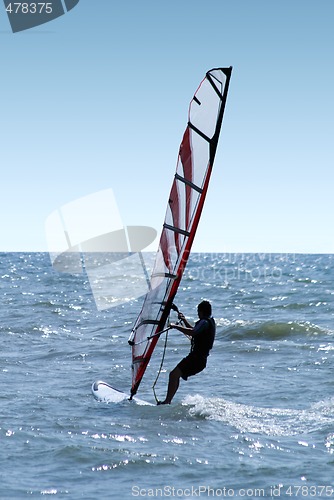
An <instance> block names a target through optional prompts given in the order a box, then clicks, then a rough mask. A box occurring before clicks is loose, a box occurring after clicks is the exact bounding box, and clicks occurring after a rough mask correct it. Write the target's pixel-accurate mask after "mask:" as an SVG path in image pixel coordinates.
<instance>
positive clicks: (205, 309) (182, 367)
mask: <svg viewBox="0 0 334 500" xmlns="http://www.w3.org/2000/svg"><path fill="white" fill-rule="evenodd" d="M197 313H198V318H199V320H198V321H197V322H196V323H195V326H194V327H192V326H191V324H190V323H189V322H188V321H187V320H186V318H185V317H184V315H183V314H182V313H179V316H178V317H179V320H181V321H182V323H183V325H180V324H174V323H172V324H171V325H170V328H175V329H176V330H179V331H180V332H181V333H183V334H184V335H186V336H187V337H188V338H190V340H191V349H190V353H189V354H188V356H186V357H185V358H183V359H182V360H181V361H180V363H179V364H178V365H177V366H176V367H175V368H174V370H172V371H171V372H170V374H169V382H168V389H167V396H166V399H165V400H164V401H159V402H158V404H170V403H171V402H172V399H173V397H174V395H175V393H176V391H177V390H178V388H179V383H180V378H183V380H187V379H188V377H190V376H192V375H196V374H197V373H199V372H201V371H202V370H204V368H205V367H206V362H207V357H208V356H209V352H210V350H211V349H212V346H213V342H214V338H215V333H216V324H215V320H214V319H213V317H212V308H211V304H210V302H208V301H207V300H203V301H202V302H201V303H200V304H198V306H197Z"/></svg>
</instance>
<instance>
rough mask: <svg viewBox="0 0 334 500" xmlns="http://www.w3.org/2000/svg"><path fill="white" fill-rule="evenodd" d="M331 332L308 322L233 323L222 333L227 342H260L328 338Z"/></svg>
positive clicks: (239, 321)
mask: <svg viewBox="0 0 334 500" xmlns="http://www.w3.org/2000/svg"><path fill="white" fill-rule="evenodd" d="M333 333H334V332H333V331H332V330H330V329H328V328H324V327H321V326H318V325H315V324H312V323H310V322H308V321H305V322H300V321H288V322H276V321H265V322H256V321H250V322H248V321H241V320H238V321H235V322H234V323H232V324H231V325H230V326H228V327H227V328H225V329H224V330H223V331H222V335H223V336H224V338H226V339H228V340H243V339H246V338H247V339H262V340H269V341H270V340H280V339H285V338H291V337H293V338H294V339H296V338H298V337H301V338H304V337H305V336H309V335H319V336H330V335H333Z"/></svg>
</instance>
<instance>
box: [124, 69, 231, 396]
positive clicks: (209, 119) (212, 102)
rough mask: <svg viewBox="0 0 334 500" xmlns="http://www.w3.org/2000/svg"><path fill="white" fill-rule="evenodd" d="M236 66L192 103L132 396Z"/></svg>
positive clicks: (166, 309) (190, 225) (196, 205)
mask: <svg viewBox="0 0 334 500" xmlns="http://www.w3.org/2000/svg"><path fill="white" fill-rule="evenodd" d="M231 73H232V67H229V68H214V69H211V70H210V71H208V72H207V73H206V75H205V78H204V79H203V80H202V82H201V83H200V85H199V87H198V89H197V91H196V92H195V95H194V97H193V99H192V100H191V102H190V105H189V113H188V124H187V127H186V130H185V132H184V135H183V139H182V142H181V145H180V149H179V155H178V161H177V167H176V173H175V176H174V180H173V184H172V188H171V191H170V195H169V200H168V204H167V210H166V216H165V222H164V224H163V229H162V233H161V237H160V243H159V249H158V252H157V256H156V260H155V264H154V267H153V271H152V275H151V289H150V291H149V292H148V294H147V295H146V296H145V299H144V303H143V306H142V310H141V312H140V314H139V316H138V318H137V320H136V322H135V325H134V328H133V330H132V333H131V335H130V338H129V344H130V345H131V346H132V387H131V398H132V397H133V396H134V395H135V394H136V392H137V390H138V387H139V385H140V382H141V380H142V378H143V376H144V373H145V370H146V368H147V365H148V363H149V361H150V358H151V356H152V353H153V351H154V348H155V346H156V344H157V342H158V339H159V337H160V333H162V331H163V330H164V327H165V324H166V321H167V318H168V316H169V313H170V310H171V307H172V304H173V300H174V297H175V295H176V293H177V289H178V286H179V284H180V282H181V279H182V275H183V272H184V270H185V267H186V264H187V261H188V258H189V255H190V251H191V247H192V244H193V241H194V238H195V234H196V230H197V227H198V223H199V220H200V217H201V213H202V210H203V206H204V202H205V197H206V194H207V191H208V187H209V182H210V177H211V172H212V167H213V164H214V160H215V156H216V151H217V145H218V139H219V135H220V130H221V126H222V121H223V116H224V111H225V105H226V99H227V93H228V88H229V82H230V78H231Z"/></svg>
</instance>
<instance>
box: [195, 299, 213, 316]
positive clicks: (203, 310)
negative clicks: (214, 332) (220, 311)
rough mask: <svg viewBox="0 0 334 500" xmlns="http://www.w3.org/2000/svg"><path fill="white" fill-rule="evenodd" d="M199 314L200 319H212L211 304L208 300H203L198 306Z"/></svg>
mask: <svg viewBox="0 0 334 500" xmlns="http://www.w3.org/2000/svg"><path fill="white" fill-rule="evenodd" d="M197 313H198V317H199V318H210V316H211V314H212V309H211V304H210V302H208V301H207V300H203V301H202V302H200V304H198V306H197Z"/></svg>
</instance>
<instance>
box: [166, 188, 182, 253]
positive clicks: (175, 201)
mask: <svg viewBox="0 0 334 500" xmlns="http://www.w3.org/2000/svg"><path fill="white" fill-rule="evenodd" d="M169 206H170V209H171V212H172V217H173V226H174V227H177V228H179V227H180V200H179V193H178V189H177V185H176V180H175V179H174V182H173V185H172V189H171V192H170V196H169ZM179 236H180V235H179V233H177V232H175V233H174V241H175V247H176V251H177V253H178V254H179V253H180V237H179Z"/></svg>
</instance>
